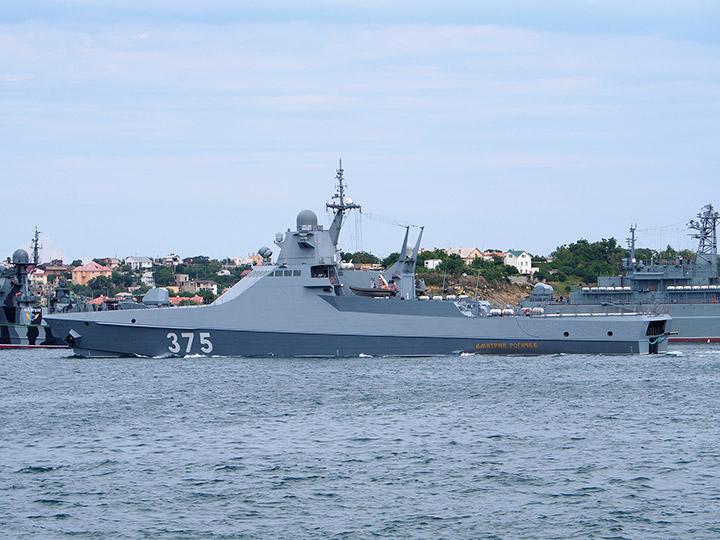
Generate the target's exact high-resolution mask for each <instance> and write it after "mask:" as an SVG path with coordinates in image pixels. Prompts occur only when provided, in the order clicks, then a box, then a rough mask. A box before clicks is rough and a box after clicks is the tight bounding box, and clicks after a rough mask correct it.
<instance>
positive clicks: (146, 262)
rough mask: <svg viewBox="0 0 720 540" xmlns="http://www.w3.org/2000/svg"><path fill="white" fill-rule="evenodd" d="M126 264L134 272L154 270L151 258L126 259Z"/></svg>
mask: <svg viewBox="0 0 720 540" xmlns="http://www.w3.org/2000/svg"><path fill="white" fill-rule="evenodd" d="M125 264H127V265H130V268H132V269H133V270H140V269H141V268H152V265H153V262H152V259H150V258H149V257H125Z"/></svg>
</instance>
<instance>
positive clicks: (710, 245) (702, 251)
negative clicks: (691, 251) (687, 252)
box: [688, 204, 720, 275]
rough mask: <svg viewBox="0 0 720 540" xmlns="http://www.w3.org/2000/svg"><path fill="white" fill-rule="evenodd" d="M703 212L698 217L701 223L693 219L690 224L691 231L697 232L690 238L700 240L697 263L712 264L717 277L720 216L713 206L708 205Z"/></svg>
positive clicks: (712, 270)
mask: <svg viewBox="0 0 720 540" xmlns="http://www.w3.org/2000/svg"><path fill="white" fill-rule="evenodd" d="M702 210H703V211H702V212H700V213H699V214H698V215H697V217H698V218H699V221H695V220H694V219H693V220H690V222H689V223H688V228H689V229H694V230H695V231H697V232H695V233H690V236H692V237H693V238H696V239H697V240H698V248H697V251H696V252H695V262H696V263H698V264H699V263H701V262H703V261H705V262H706V263H707V264H710V268H711V272H712V274H713V275H716V274H717V270H718V256H717V222H718V218H720V214H718V213H717V212H715V210H714V209H713V205H712V204H706V205H705V206H703V208H702Z"/></svg>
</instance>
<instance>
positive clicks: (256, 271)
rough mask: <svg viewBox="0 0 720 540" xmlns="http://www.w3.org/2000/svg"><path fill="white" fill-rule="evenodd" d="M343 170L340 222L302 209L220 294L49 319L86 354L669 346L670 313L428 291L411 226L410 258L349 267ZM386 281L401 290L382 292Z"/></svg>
mask: <svg viewBox="0 0 720 540" xmlns="http://www.w3.org/2000/svg"><path fill="white" fill-rule="evenodd" d="M336 179H337V192H336V194H335V195H334V196H333V198H332V202H331V203H329V204H327V205H326V206H327V208H329V209H330V210H332V212H333V219H332V223H331V224H330V226H329V227H328V228H324V227H323V226H322V225H319V224H318V219H317V216H316V214H315V213H314V212H312V211H311V210H303V211H302V212H300V213H299V215H298V216H297V221H296V227H295V229H294V230H291V229H289V228H288V229H287V231H286V232H284V233H278V234H277V235H276V236H275V244H276V245H277V246H278V247H279V248H280V253H279V255H278V256H277V258H276V259H275V260H274V262H273V260H272V252H271V250H270V249H269V248H267V247H264V248H261V249H260V250H259V253H260V255H262V256H263V257H264V263H263V264H262V265H259V266H255V267H254V268H253V270H252V272H251V273H250V274H249V275H247V276H246V277H245V278H244V279H242V280H241V281H239V282H238V283H237V284H236V285H235V286H233V287H232V288H231V289H230V290H229V291H227V292H226V293H225V294H223V295H222V296H220V297H219V298H218V299H217V300H215V302H214V303H212V304H210V305H206V306H193V307H183V308H177V309H164V310H163V309H142V310H141V309H137V310H134V309H130V310H124V311H108V312H95V313H73V314H54V315H50V316H48V317H47V320H48V322H49V324H50V327H51V328H52V331H53V333H55V334H56V335H58V336H62V337H64V338H65V340H66V341H67V343H68V344H69V345H70V346H71V347H72V348H73V350H74V351H75V353H76V354H78V355H81V356H129V355H139V356H151V357H162V356H184V355H218V356H273V355H277V356H310V357H321V356H332V357H336V356H358V355H362V354H367V355H382V356H395V355H397V356H415V355H423V356H427V355H438V354H452V353H462V352H471V353H479V354H512V355H528V354H532V355H536V354H548V353H608V354H613V353H614V354H628V353H641V354H647V353H657V352H662V351H664V350H665V348H666V347H667V343H666V336H667V331H668V330H669V328H670V322H671V320H670V317H669V316H668V315H667V314H655V315H653V314H641V313H633V314H627V313H621V314H611V315H585V314H582V315H578V314H572V315H567V316H566V315H548V314H543V313H542V310H536V311H535V312H533V311H532V310H531V311H530V312H528V313H527V314H522V315H516V314H510V313H508V312H505V313H503V312H500V310H495V309H491V306H490V305H489V304H488V303H487V302H482V301H474V300H471V299H469V298H450V297H446V298H443V299H438V300H435V299H431V298H428V297H425V296H422V295H418V284H417V283H416V279H415V265H416V261H417V256H418V252H419V249H420V241H421V239H422V229H420V233H419V235H418V237H417V240H416V242H415V244H414V246H413V245H411V244H410V242H409V238H408V236H409V228H408V229H407V230H406V231H405V236H404V239H403V243H402V248H401V250H400V259H399V260H398V261H397V262H396V263H395V264H394V265H393V266H391V267H390V268H388V269H387V270H385V271H383V272H381V273H378V272H369V271H351V270H347V269H343V268H342V266H341V265H340V257H339V252H338V239H339V236H340V231H341V228H342V225H343V219H344V217H345V215H346V213H347V212H348V211H350V210H354V209H355V210H359V209H360V206H359V205H357V204H355V203H353V202H352V201H350V200H349V199H348V198H346V196H345V184H344V180H343V169H342V163H341V165H340V168H339V169H338V171H337V176H336ZM381 277H382V279H380V278H381ZM376 279H377V281H375V280H376ZM387 288H390V289H391V290H392V291H394V294H387V293H386V292H382V291H386V290H387ZM374 289H377V294H373V290H374Z"/></svg>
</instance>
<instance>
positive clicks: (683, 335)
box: [520, 204, 720, 343]
mask: <svg viewBox="0 0 720 540" xmlns="http://www.w3.org/2000/svg"><path fill="white" fill-rule="evenodd" d="M719 218H720V214H718V212H716V211H715V209H714V208H713V205H712V204H708V205H705V206H704V207H703V208H702V210H701V211H700V212H699V213H698V214H697V220H691V221H689V222H688V229H690V231H691V233H690V234H691V235H692V237H693V238H695V239H697V240H698V248H697V251H696V252H695V256H694V257H693V258H692V259H683V258H682V257H680V256H676V257H673V258H670V259H665V260H663V259H661V260H652V259H651V260H650V261H642V260H639V259H638V258H637V257H636V245H635V244H636V239H635V231H636V228H635V227H630V237H629V238H628V244H629V248H630V253H629V255H630V256H629V257H627V258H625V259H623V261H622V263H623V268H624V274H623V275H619V276H600V277H598V284H597V286H595V287H582V288H580V289H578V290H575V291H572V292H571V293H570V298H569V299H568V300H567V301H566V302H558V301H556V300H555V299H554V291H553V289H552V287H550V286H549V285H546V284H544V283H539V284H537V285H536V286H535V288H534V289H533V294H532V295H530V296H528V297H527V298H526V299H525V300H523V301H522V302H521V303H520V305H521V306H523V307H527V308H534V307H542V308H543V309H544V310H545V312H546V313H556V314H557V313H565V314H568V313H576V312H591V313H592V312H604V313H606V312H611V311H616V312H623V311H638V310H640V311H642V310H647V309H660V310H662V311H664V312H667V313H669V314H670V316H671V317H672V319H673V334H672V335H671V336H670V337H669V341H671V342H699V343H720V275H719V274H718V249H717V222H718V219H719Z"/></svg>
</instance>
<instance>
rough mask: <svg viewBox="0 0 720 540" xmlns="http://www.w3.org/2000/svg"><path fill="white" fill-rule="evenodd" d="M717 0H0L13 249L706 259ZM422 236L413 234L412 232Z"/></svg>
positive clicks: (1, 143) (719, 85) (715, 141)
mask: <svg viewBox="0 0 720 540" xmlns="http://www.w3.org/2000/svg"><path fill="white" fill-rule="evenodd" d="M718 21H720V3H718V2H715V1H703V0H686V1H682V2H681V1H676V2H662V1H658V0H653V1H649V0H635V1H633V2H626V1H623V2H620V1H615V0H606V1H584V2H583V1H578V0H573V1H570V0H567V1H564V0H546V1H530V0H524V1H516V2H495V1H492V2H486V1H482V0H473V1H470V0H467V1H466V0H446V1H444V2H430V1H426V0H415V1H413V2H410V1H405V0H398V1H388V0H384V1H382V2H381V1H379V0H366V1H363V2H357V0H355V1H353V2H350V1H345V0H336V1H323V0H313V1H312V2H307V1H304V0H292V1H289V0H288V1H282V0H277V1H276V0H266V1H264V2H249V1H243V0H235V1H230V0H227V1H223V0H207V1H204V2H197V1H189V0H174V1H166V0H158V1H152V0H143V1H140V0H126V1H124V2H117V1H110V0H95V1H91V0H86V1H81V0H76V1H70V0H22V1H16V0H4V1H3V2H2V3H1V4H0V163H1V164H2V167H1V172H0V174H1V178H2V183H1V184H0V185H1V186H2V192H3V194H4V198H5V204H4V205H3V212H4V214H5V220H4V221H5V223H6V224H9V225H6V227H5V229H4V232H3V234H2V240H0V249H1V250H2V251H1V252H0V256H1V257H3V258H4V257H6V256H10V255H11V254H12V252H13V251H14V250H15V249H16V248H18V247H24V248H26V249H27V247H28V245H29V240H30V238H31V237H32V234H33V230H34V228H35V227H37V228H38V229H39V230H40V231H41V232H42V235H41V239H42V244H43V252H42V258H43V260H50V259H52V258H58V257H61V258H63V259H64V260H65V261H66V262H69V261H71V260H73V259H83V260H84V261H85V262H88V261H89V260H90V259H91V258H94V257H108V256H116V257H119V258H124V257H127V256H129V255H140V256H151V257H158V256H163V255H166V254H169V253H177V254H178V255H180V256H181V257H186V256H192V255H208V256H210V257H213V258H223V257H228V256H246V255H247V254H248V253H251V252H256V251H257V250H258V249H259V248H260V247H261V246H264V245H268V246H273V243H272V242H273V239H274V237H275V233H276V232H279V231H285V230H287V229H288V228H293V229H294V227H295V218H296V216H297V214H298V213H299V212H300V211H301V210H303V209H305V208H308V209H311V210H313V211H315V212H316V213H317V214H318V216H319V220H320V223H322V224H326V225H327V224H328V223H329V221H330V219H329V215H328V214H327V212H326V210H325V203H326V202H328V201H329V200H330V197H331V195H332V194H333V193H334V186H335V179H334V177H335V172H336V169H337V167H338V160H339V159H340V158H342V162H343V168H344V170H345V179H346V182H347V186H348V188H347V193H348V195H349V196H350V197H351V198H352V199H353V200H354V201H356V202H358V203H359V204H361V205H362V207H363V213H362V216H350V217H349V218H348V222H347V226H346V228H345V230H344V231H343V235H342V237H341V240H340V247H341V249H343V250H344V251H357V250H366V251H370V252H373V253H376V254H378V255H380V256H386V255H388V254H389V253H391V252H393V251H398V250H399V248H400V244H401V242H402V238H403V234H404V231H403V229H402V228H401V226H402V225H408V224H410V225H415V226H424V227H425V229H424V235H423V242H422V245H423V246H424V247H427V248H434V247H478V248H480V249H491V248H492V249H502V250H506V249H522V250H526V251H529V252H531V253H533V254H538V255H547V254H549V253H551V252H552V251H553V250H554V249H555V248H556V247H557V246H560V245H563V244H569V243H572V242H575V241H577V240H578V239H580V238H584V239H587V240H589V241H596V240H600V239H602V238H610V237H614V238H616V239H617V240H618V241H619V242H622V243H624V239H625V238H627V236H628V229H629V227H630V225H631V224H637V227H638V244H639V246H641V247H650V248H653V249H660V248H664V247H665V246H666V245H667V244H671V245H673V246H674V247H676V248H678V249H683V248H691V249H694V247H695V240H693V239H691V238H690V237H688V236H687V231H686V227H685V224H686V223H687V221H689V220H690V219H692V218H693V217H694V216H695V215H696V214H697V212H699V211H700V210H701V208H702V206H704V205H706V204H708V203H714V204H716V205H718V206H720V198H718V197H717V195H718V192H719V190H718V185H720V175H718V169H720V167H719V166H720V152H719V151H718V148H720V144H719V143H720V129H719V127H718V126H720V31H718ZM417 231H418V229H417V228H414V229H413V232H412V233H411V234H412V235H416V234H417Z"/></svg>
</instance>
